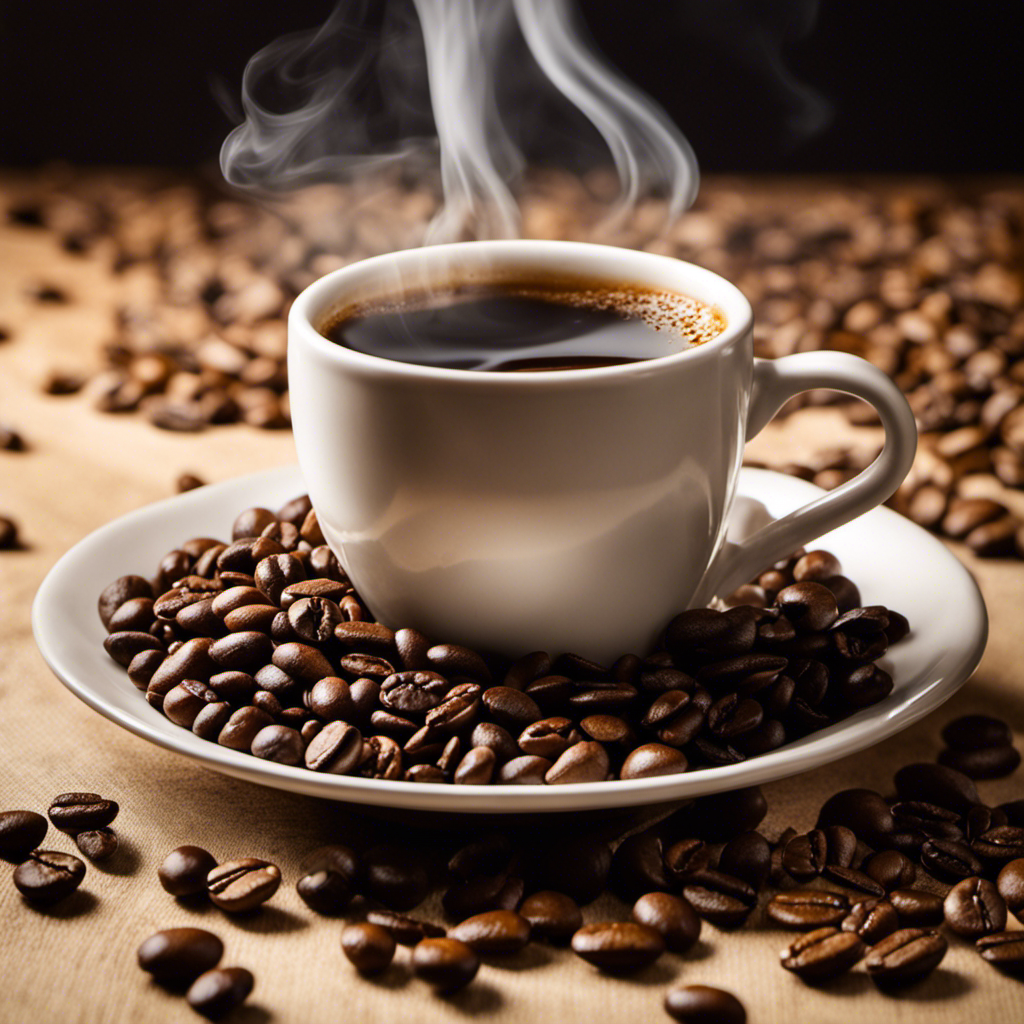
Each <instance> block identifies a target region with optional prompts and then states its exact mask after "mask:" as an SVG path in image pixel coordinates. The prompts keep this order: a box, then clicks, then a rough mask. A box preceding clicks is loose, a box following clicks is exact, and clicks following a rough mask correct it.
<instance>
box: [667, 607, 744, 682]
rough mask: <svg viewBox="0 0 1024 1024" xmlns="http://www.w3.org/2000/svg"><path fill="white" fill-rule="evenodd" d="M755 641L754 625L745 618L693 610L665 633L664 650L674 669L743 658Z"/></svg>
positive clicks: (709, 610)
mask: <svg viewBox="0 0 1024 1024" xmlns="http://www.w3.org/2000/svg"><path fill="white" fill-rule="evenodd" d="M756 638H757V625H756V623H755V622H754V620H753V619H750V618H749V617H748V616H746V615H733V612H732V610H731V611H728V612H718V611H713V610H712V609H710V608H693V609H691V610H690V611H686V612H682V613H680V614H679V615H677V616H676V617H675V618H674V619H673V620H672V621H671V622H670V623H669V624H668V626H667V628H666V629H665V637H664V641H665V648H666V650H668V652H669V653H670V654H671V655H672V658H673V660H674V661H675V663H676V665H677V666H680V667H682V668H684V669H685V667H686V666H687V665H688V664H698V665H699V664H701V663H703V662H707V661H713V660H715V659H716V658H717V659H722V658H731V657H736V656H738V655H741V654H746V653H747V652H748V651H749V650H750V649H751V648H752V647H753V646H754V641H755V640H756Z"/></svg>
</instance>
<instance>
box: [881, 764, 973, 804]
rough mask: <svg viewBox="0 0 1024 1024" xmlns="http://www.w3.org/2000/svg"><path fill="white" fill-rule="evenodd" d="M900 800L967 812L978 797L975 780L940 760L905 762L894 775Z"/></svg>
mask: <svg viewBox="0 0 1024 1024" xmlns="http://www.w3.org/2000/svg"><path fill="white" fill-rule="evenodd" d="M893 781H894V782H895V784H896V792H897V794H898V795H899V797H900V799H901V800H919V801H925V802H927V803H932V804H938V805H939V806H940V807H946V808H948V809H949V810H951V811H956V812H957V813H958V814H966V813H967V811H969V810H970V809H971V808H972V807H973V806H974V805H975V804H980V803H981V802H982V801H981V798H980V797H979V796H978V790H977V788H976V787H975V785H974V783H973V782H972V781H971V780H970V779H969V778H968V777H967V776H966V775H964V774H963V773H962V772H958V771H955V770H954V769H952V768H947V767H945V766H944V765H941V764H928V763H927V762H924V763H920V764H908V765H906V766H905V767H903V768H901V769H900V770H899V771H898V772H896V775H895V777H894V779H893Z"/></svg>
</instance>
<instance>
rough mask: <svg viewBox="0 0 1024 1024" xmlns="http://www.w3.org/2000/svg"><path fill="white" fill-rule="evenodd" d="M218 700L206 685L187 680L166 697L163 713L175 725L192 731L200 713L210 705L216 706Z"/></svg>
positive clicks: (173, 688)
mask: <svg viewBox="0 0 1024 1024" xmlns="http://www.w3.org/2000/svg"><path fill="white" fill-rule="evenodd" d="M217 700H218V698H217V693H216V691H215V690H211V689H210V687H208V686H207V685H206V684H205V683H200V682H198V681H197V680H195V679H186V680H185V681H184V682H183V683H179V684H178V685H177V686H174V687H172V688H171V689H170V690H169V691H168V692H167V693H166V694H165V695H164V703H163V712H164V715H165V717H166V718H168V719H169V720H170V721H172V722H173V723H174V724H175V725H180V726H181V727H182V728H183V729H191V728H192V726H193V725H194V724H195V720H196V718H197V717H198V715H199V712H200V711H202V710H203V708H205V707H206V706H207V705H208V704H216V703H217Z"/></svg>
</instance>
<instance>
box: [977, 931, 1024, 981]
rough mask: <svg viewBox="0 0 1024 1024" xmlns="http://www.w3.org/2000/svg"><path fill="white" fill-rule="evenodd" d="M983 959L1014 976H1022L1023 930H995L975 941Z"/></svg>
mask: <svg viewBox="0 0 1024 1024" xmlns="http://www.w3.org/2000/svg"><path fill="white" fill-rule="evenodd" d="M975 948H976V949H977V950H978V952H979V953H980V954H981V957H982V959H983V960H986V961H988V963H990V964H992V966H993V967H998V968H999V970H1001V971H1004V972H1005V973H1006V974H1011V975H1013V976H1014V977H1018V978H1019V977H1021V976H1024V932H1022V931H1019V930H1018V931H1015V932H995V933H994V934H992V935H983V936H982V937H981V938H980V939H978V940H977V941H976V942H975Z"/></svg>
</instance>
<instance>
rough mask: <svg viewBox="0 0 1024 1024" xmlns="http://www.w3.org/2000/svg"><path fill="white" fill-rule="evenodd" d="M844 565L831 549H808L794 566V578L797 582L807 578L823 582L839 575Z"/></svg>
mask: <svg viewBox="0 0 1024 1024" xmlns="http://www.w3.org/2000/svg"><path fill="white" fill-rule="evenodd" d="M842 571H843V567H842V565H841V564H840V562H839V559H838V558H836V556H835V555H833V554H832V553H831V552H830V551H808V552H807V554H806V555H804V556H802V557H801V558H800V559H798V560H797V563H796V565H794V566H793V579H794V580H795V581H796V582H797V583H803V582H804V581H805V580H813V581H817V582H819V583H820V582H821V581H822V580H827V579H830V578H831V577H833V576H838V575H839V574H840V573H841V572H842Z"/></svg>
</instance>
